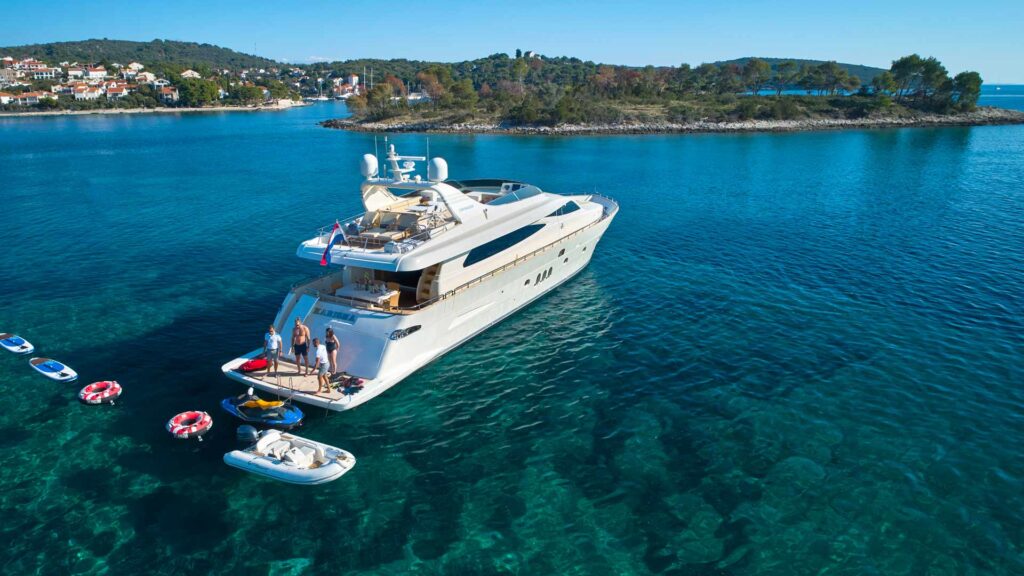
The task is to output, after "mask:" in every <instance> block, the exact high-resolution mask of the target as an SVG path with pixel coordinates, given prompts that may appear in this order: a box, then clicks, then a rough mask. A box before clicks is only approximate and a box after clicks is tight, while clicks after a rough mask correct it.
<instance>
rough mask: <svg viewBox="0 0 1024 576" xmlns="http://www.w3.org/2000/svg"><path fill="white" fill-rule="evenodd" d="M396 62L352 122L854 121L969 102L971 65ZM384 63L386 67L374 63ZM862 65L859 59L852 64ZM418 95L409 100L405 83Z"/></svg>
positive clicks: (357, 105)
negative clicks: (958, 68)
mask: <svg viewBox="0 0 1024 576" xmlns="http://www.w3.org/2000/svg"><path fill="white" fill-rule="evenodd" d="M464 64H465V63H463V64H449V65H445V64H437V63H432V64H428V65H426V66H423V67H422V68H419V69H418V70H416V71H415V73H413V72H412V70H411V68H414V67H415V64H414V63H412V62H408V61H401V62H400V63H399V65H398V66H396V67H394V70H395V71H396V72H397V73H398V74H401V76H399V75H398V74H394V73H388V74H386V75H385V76H384V78H383V81H381V82H378V83H376V85H374V86H373V87H372V89H369V90H367V91H365V92H363V93H362V94H360V95H357V96H354V97H352V98H350V99H349V104H350V107H351V108H352V110H353V111H354V113H355V115H356V119H357V120H358V121H363V122H374V123H380V122H381V121H388V120H397V121H404V122H414V123H415V122H424V121H431V122H433V123H435V124H438V125H443V124H445V123H449V124H465V123H475V122H492V123H500V124H502V125H506V126H538V125H539V126H557V125H560V124H615V123H628V122H633V123H636V122H674V123H689V122H729V121H737V120H753V119H774V120H797V119H816V118H831V119H858V118H867V117H877V116H886V117H909V116H913V115H915V114H921V113H930V114H955V113H958V112H968V111H971V110H973V109H974V108H975V106H976V104H977V100H978V96H979V94H980V90H981V84H982V80H981V77H980V75H979V74H978V73H977V72H961V73H960V74H957V75H956V76H953V77H951V76H950V75H949V73H948V72H947V70H946V68H945V67H944V66H943V65H942V64H941V62H939V61H938V60H937V59H935V58H931V57H929V58H923V57H921V56H919V55H917V54H912V55H910V56H905V57H902V58H899V59H897V60H895V61H894V62H893V63H892V66H891V67H890V69H889V70H881V69H868V70H869V71H874V70H877V72H876V73H875V74H874V75H873V76H872V77H871V78H866V79H862V78H861V77H860V76H858V75H856V74H852V73H851V72H850V66H849V65H841V64H839V63H837V62H820V63H817V64H812V63H808V62H806V61H805V62H802V63H798V62H796V61H792V60H773V61H772V62H769V61H767V60H762V59H759V58H746V59H743V60H742V61H732V62H726V63H719V64H711V63H708V64H701V65H700V66H697V67H690V66H689V65H686V64H683V65H681V66H674V67H653V66H647V67H643V68H634V67H627V66H611V65H596V64H593V63H585V62H582V61H579V60H578V59H571V58H543V57H536V56H534V57H527V56H523V55H521V53H520V55H519V56H518V57H510V56H508V55H505V54H495V55H492V56H490V57H488V58H486V59H484V60H483V61H474V64H473V65H470V66H466V65H464ZM385 69H386V70H389V71H390V70H391V68H385ZM862 69H863V67H862ZM410 91H417V92H420V93H422V94H423V95H425V96H426V98H423V100H427V103H425V104H417V105H411V104H410V103H409V99H408V98H407V93H408V92H410Z"/></svg>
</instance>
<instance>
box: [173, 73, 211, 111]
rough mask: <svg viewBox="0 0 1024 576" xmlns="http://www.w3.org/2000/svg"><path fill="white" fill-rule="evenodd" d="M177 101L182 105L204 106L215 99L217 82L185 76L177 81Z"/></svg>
mask: <svg viewBox="0 0 1024 576" xmlns="http://www.w3.org/2000/svg"><path fill="white" fill-rule="evenodd" d="M177 86H178V102H179V103H180V104H181V105H182V106H190V107H198V106H205V105H207V104H211V103H213V102H216V101H217V96H218V91H217V88H218V86H217V83H216V82H211V81H209V80H201V79H199V78H185V79H182V80H181V81H180V82H179V83H178V85H177Z"/></svg>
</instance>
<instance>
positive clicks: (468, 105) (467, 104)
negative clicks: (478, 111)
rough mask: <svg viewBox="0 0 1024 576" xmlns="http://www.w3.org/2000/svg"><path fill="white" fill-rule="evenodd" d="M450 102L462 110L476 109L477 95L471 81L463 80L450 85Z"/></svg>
mask: <svg viewBox="0 0 1024 576" xmlns="http://www.w3.org/2000/svg"><path fill="white" fill-rule="evenodd" d="M451 94H452V101H453V103H454V105H455V106H456V107H458V108H460V109H462V110H472V109H474V108H475V107H476V102H477V98H478V97H477V93H476V90H475V89H474V88H473V81H472V80H470V79H469V78H464V79H462V80H459V81H458V82H456V83H454V84H452V90H451Z"/></svg>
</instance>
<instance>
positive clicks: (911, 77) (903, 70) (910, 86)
mask: <svg viewBox="0 0 1024 576" xmlns="http://www.w3.org/2000/svg"><path fill="white" fill-rule="evenodd" d="M923 65H924V61H923V60H921V57H920V56H918V55H917V54H911V55H910V56H904V57H902V58H899V59H897V60H893V63H892V67H890V68H889V71H890V72H892V76H893V78H894V79H895V80H896V100H897V101H902V100H903V98H904V97H906V96H907V94H909V93H910V92H911V91H913V90H915V89H916V88H917V86H918V84H920V82H921V71H922V67H923Z"/></svg>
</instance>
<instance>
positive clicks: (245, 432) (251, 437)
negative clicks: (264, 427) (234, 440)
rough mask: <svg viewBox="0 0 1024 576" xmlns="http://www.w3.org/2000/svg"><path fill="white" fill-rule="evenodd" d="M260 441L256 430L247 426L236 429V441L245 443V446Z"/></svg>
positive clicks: (243, 425)
mask: <svg viewBox="0 0 1024 576" xmlns="http://www.w3.org/2000/svg"><path fill="white" fill-rule="evenodd" d="M259 439H260V433H259V432H257V431H256V428H255V427H253V426H249V425H248V424H242V425H241V426H239V427H238V441H239V442H245V443H246V444H255V443H256V441H257V440H259Z"/></svg>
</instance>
